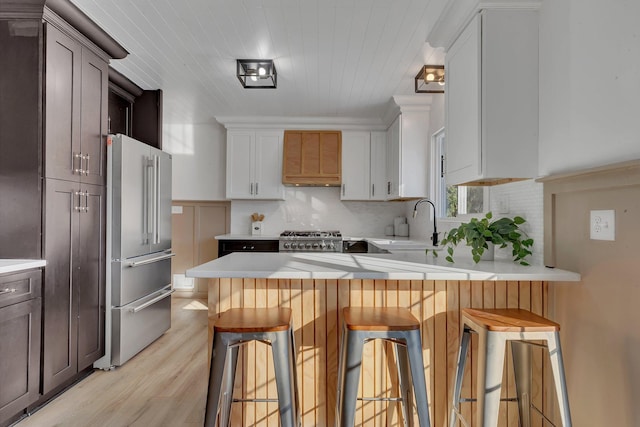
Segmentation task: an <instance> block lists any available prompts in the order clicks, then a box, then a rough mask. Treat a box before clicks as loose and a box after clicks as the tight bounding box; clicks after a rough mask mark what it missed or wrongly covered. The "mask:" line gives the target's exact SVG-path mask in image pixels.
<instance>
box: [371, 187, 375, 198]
mask: <svg viewBox="0 0 640 427" xmlns="http://www.w3.org/2000/svg"><path fill="white" fill-rule="evenodd" d="M375 195H376V185H375V184H371V197H373V196H375Z"/></svg>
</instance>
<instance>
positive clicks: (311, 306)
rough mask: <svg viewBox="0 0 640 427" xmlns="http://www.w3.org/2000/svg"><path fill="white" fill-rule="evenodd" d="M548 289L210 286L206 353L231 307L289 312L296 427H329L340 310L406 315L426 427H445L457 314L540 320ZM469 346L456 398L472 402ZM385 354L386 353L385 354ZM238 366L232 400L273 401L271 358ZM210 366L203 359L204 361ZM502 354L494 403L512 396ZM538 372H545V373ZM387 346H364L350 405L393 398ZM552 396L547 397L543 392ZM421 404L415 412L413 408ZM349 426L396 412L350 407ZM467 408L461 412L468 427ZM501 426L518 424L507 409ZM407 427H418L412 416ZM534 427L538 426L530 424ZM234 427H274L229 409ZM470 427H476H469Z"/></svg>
mask: <svg viewBox="0 0 640 427" xmlns="http://www.w3.org/2000/svg"><path fill="white" fill-rule="evenodd" d="M547 288H548V286H547V282H540V281H519V282H518V281H484V282H483V281H450V280H447V281H445V280H442V281H438V280H435V281H434V280H372V279H351V280H337V279H332V280H314V279H246V278H245V279H243V278H233V279H227V278H214V279H209V349H211V341H212V325H213V321H215V319H216V317H217V315H218V313H221V312H223V311H225V310H227V309H229V308H234V307H290V308H291V309H292V310H293V319H294V329H295V339H296V347H297V352H298V353H297V369H298V372H297V374H298V378H299V382H298V384H299V387H300V404H301V414H302V425H303V426H332V425H334V410H335V401H336V388H337V372H338V354H339V351H338V343H339V334H340V327H339V325H340V322H341V320H342V319H341V309H342V308H343V307H347V306H376V307H396V306H399V307H407V308H409V309H410V310H411V311H412V312H413V314H414V315H415V316H416V317H417V318H418V319H421V322H422V328H421V329H422V340H423V343H422V346H423V349H424V350H423V358H424V362H425V375H426V378H427V384H428V390H427V392H428V396H429V406H430V413H431V422H432V425H433V426H434V427H436V426H437V427H444V426H448V418H449V413H450V400H451V399H450V396H451V387H452V385H453V380H454V374H455V365H456V362H457V353H458V345H459V336H460V312H459V311H460V308H464V307H473V308H482V307H485V308H524V309H528V310H531V311H533V312H534V313H536V314H540V315H545V314H546V311H547V309H546V307H547ZM476 349H477V342H476V341H475V337H474V340H473V341H472V356H471V359H470V360H471V361H472V363H469V364H468V366H469V367H470V369H468V372H467V373H466V378H465V383H464V388H463V396H465V397H475V390H474V389H475V370H476V364H477V362H476V357H474V356H475V352H476ZM387 350H389V351H388V352H387ZM241 351H242V353H241V354H240V357H239V359H238V371H237V374H236V384H235V391H234V397H235V398H254V397H262V398H263V397H269V398H275V397H276V396H277V394H276V387H275V380H274V375H273V361H272V360H271V352H270V349H269V348H268V347H267V346H266V345H263V344H260V343H255V342H253V343H250V344H248V345H247V346H246V347H245V349H244V350H241ZM209 356H210V354H209ZM510 357H511V355H510V351H509V350H508V352H507V358H508V361H507V362H506V363H507V366H506V369H505V374H504V375H505V377H506V378H505V381H504V382H505V384H506V385H505V386H503V395H504V396H503V397H507V396H509V397H513V396H515V387H514V385H513V374H512V372H511V369H512V368H511V362H510ZM545 364H546V363H545ZM542 369H543V366H542V353H541V352H540V351H539V350H535V354H534V371H537V372H538V373H539V372H540V371H541V370H542ZM396 377H397V374H396V371H395V361H394V356H393V351H392V350H391V346H390V345H387V344H385V343H381V342H379V341H375V342H372V343H369V344H367V345H365V347H364V356H363V370H362V374H361V381H360V384H361V385H360V389H361V391H360V392H359V396H366V397H390V396H398V391H397V387H396V386H395V385H394V384H397V378H396ZM541 378H542V376H540V375H536V373H534V392H533V401H534V403H535V404H536V406H538V407H539V408H542V407H543V390H544V384H542V383H541V382H542V380H541ZM551 393H553V392H551ZM418 404H422V402H418ZM357 405H358V410H357V415H356V425H366V426H400V425H402V415H401V413H402V412H401V409H400V403H398V402H380V401H367V402H362V401H358V403H357ZM474 407H475V403H470V402H468V403H464V404H462V413H463V416H464V417H465V419H466V420H468V422H469V423H470V425H471V426H475V420H473V419H472V414H473V411H474V409H475V408H474ZM500 417H501V420H500V426H516V425H517V423H518V413H517V405H516V403H515V402H509V403H507V402H502V404H501V411H500ZM414 421H415V423H416V424H415V425H418V424H417V423H418V420H417V416H415V420H414ZM534 421H535V422H534V423H533V424H532V425H534V426H542V420H541V419H540V420H534ZM231 423H232V424H233V425H257V426H277V425H278V411H277V404H276V403H249V402H245V403H235V404H234V405H233V408H232V421H231ZM476 427H479V426H476Z"/></svg>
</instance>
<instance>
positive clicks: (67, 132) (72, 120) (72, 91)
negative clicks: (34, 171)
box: [45, 25, 109, 185]
mask: <svg viewBox="0 0 640 427" xmlns="http://www.w3.org/2000/svg"><path fill="white" fill-rule="evenodd" d="M45 30H46V67H47V72H46V86H45V93H46V115H45V116H46V124H45V135H46V138H45V152H46V154H45V165H46V166H45V176H46V177H47V178H56V179H66V180H72V181H82V182H87V183H91V184H97V185H104V184H105V183H106V164H107V163H106V149H105V147H106V145H105V144H106V133H107V123H106V120H107V116H106V110H107V84H108V68H109V66H108V64H107V62H106V61H105V60H104V59H101V58H99V57H98V56H97V55H96V54H94V53H93V52H91V50H89V49H88V48H86V47H83V46H82V45H81V44H80V43H79V42H78V41H76V40H74V39H72V38H71V37H69V36H67V35H65V34H64V33H63V32H62V31H60V30H58V29H57V28H55V27H54V26H52V25H45Z"/></svg>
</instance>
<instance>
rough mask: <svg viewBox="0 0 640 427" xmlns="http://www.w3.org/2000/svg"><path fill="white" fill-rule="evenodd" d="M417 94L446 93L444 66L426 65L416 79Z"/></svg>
mask: <svg viewBox="0 0 640 427" xmlns="http://www.w3.org/2000/svg"><path fill="white" fill-rule="evenodd" d="M415 84H416V93H444V65H425V66H423V67H422V68H420V71H419V72H418V74H417V75H416V78H415Z"/></svg>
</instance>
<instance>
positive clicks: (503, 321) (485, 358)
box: [450, 308, 571, 427]
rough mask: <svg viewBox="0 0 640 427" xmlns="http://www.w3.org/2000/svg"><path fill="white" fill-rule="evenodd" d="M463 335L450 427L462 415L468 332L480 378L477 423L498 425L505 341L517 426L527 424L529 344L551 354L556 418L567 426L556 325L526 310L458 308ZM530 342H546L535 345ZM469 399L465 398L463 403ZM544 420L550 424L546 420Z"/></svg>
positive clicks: (529, 383) (529, 404)
mask: <svg viewBox="0 0 640 427" xmlns="http://www.w3.org/2000/svg"><path fill="white" fill-rule="evenodd" d="M462 324H463V332H462V338H461V340H460V352H459V353H458V366H457V369H456V380H455V384H454V390H453V409H452V410H451V422H450V427H454V426H455V425H456V421H457V419H458V418H460V419H462V416H461V415H460V402H461V401H462V399H461V397H460V392H461V389H462V378H463V376H464V368H465V364H466V362H467V350H468V349H469V343H470V341H471V334H472V333H476V334H478V337H479V341H478V379H477V391H476V394H477V402H478V405H477V425H480V426H483V427H493V426H497V425H498V411H499V408H500V389H501V387H502V369H503V365H504V353H505V348H506V343H507V341H509V342H510V343H511V352H512V355H513V367H514V374H515V375H514V377H515V382H516V393H517V401H518V412H519V415H520V425H521V426H524V427H528V426H529V425H530V423H531V421H530V414H531V409H534V410H536V411H537V412H538V413H539V414H540V415H542V416H543V417H544V418H545V419H547V418H546V417H545V416H544V414H542V412H540V410H539V409H538V408H536V407H535V406H533V405H532V403H531V346H536V347H543V348H546V349H547V350H548V351H549V357H550V358H551V370H552V371H553V378H554V383H555V388H556V395H557V396H558V404H559V407H560V419H561V420H562V425H563V426H565V427H570V426H571V414H570V412H569V398H568V395H567V386H566V381H565V376H564V365H563V362H562V350H561V348H560V336H559V333H558V332H559V331H560V325H558V324H557V323H555V322H552V321H550V320H548V319H545V318H544V317H541V316H538V315H536V314H533V313H531V312H530V311H527V310H521V309H484V310H476V309H471V308H464V309H462ZM534 341H545V342H546V344H538V343H536V342H534ZM469 400H473V399H466V401H469ZM547 421H549V420H548V419H547Z"/></svg>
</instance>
